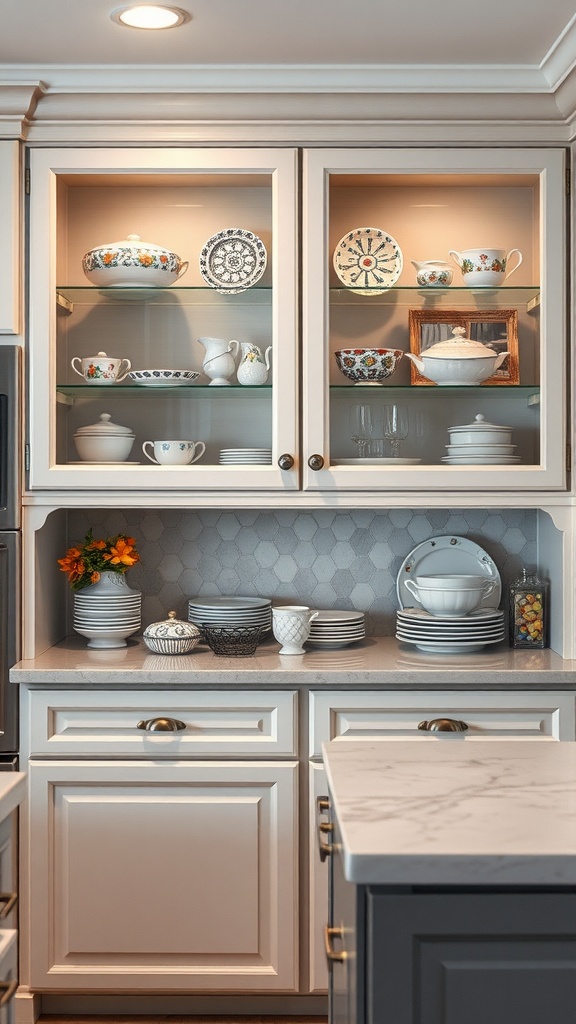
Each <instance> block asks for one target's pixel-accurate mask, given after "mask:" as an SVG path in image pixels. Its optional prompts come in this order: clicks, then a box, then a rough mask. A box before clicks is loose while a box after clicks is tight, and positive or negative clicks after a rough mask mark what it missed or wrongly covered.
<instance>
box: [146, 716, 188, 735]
mask: <svg viewBox="0 0 576 1024" xmlns="http://www.w3.org/2000/svg"><path fill="white" fill-rule="evenodd" d="M136 728H137V729H144V730H145V731H146V732H180V730H181V729H185V728H186V722H181V721H180V719H179V718H148V719H146V720H144V721H142V722H138V725H137V726H136Z"/></svg>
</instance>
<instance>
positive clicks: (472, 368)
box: [406, 327, 509, 387]
mask: <svg viewBox="0 0 576 1024" xmlns="http://www.w3.org/2000/svg"><path fill="white" fill-rule="evenodd" d="M452 334H453V335H454V337H453V338H449V339H448V340H447V341H439V342H438V343H437V344H436V345H432V346H431V347H430V348H428V349H426V350H425V352H421V353H420V355H419V356H416V355H414V353H413V352H406V357H407V358H408V359H411V360H412V362H413V363H414V365H415V366H416V368H417V369H418V370H419V372H420V373H421V374H422V375H423V376H424V377H427V378H428V380H431V381H433V382H434V383H435V384H443V385H452V386H454V387H461V386H462V385H474V384H482V382H483V381H485V380H487V379H488V377H491V376H492V374H493V373H495V372H496V370H497V369H498V368H499V367H500V366H502V363H503V362H504V360H505V359H506V356H508V355H509V353H508V352H500V353H498V352H495V351H494V349H492V348H488V346H487V345H483V344H482V342H481V341H473V340H472V339H471V338H467V337H466V336H465V335H466V331H465V329H464V327H454V328H453V329H452Z"/></svg>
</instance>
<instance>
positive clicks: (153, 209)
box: [29, 149, 298, 492]
mask: <svg viewBox="0 0 576 1024" xmlns="http://www.w3.org/2000/svg"><path fill="white" fill-rule="evenodd" d="M30 165H31V195H30V261H29V288H30V321H29V333H30V437H29V444H30V453H29V462H30V477H29V483H30V488H31V489H32V490H35V489H36V490H38V489H51V488H66V489H77V488H81V489H90V490H103V489H106V490H110V489H112V490H123V491H130V492H137V491H147V490H152V489H153V490H154V491H157V490H158V489H166V490H168V491H169V490H171V489H178V490H181V489H186V488H189V489H191V490H193V491H195V490H199V491H204V492H206V491H210V490H222V489H227V490H231V491H234V490H239V489H241V490H243V491H250V490H254V491H258V490H264V491H266V490H286V491H291V490H293V489H295V488H296V487H297V486H298V475H297V457H296V456H297V436H298V422H297V373H298V359H297V353H298V347H297V324H298V319H297V314H298V308H297V303H298V295H297V261H298V240H297V228H296V225H297V200H298V195H297V179H296V166H297V160H296V152H295V151H294V150H274V151H271V150H266V149H255V150H253V151H248V150H244V149H237V150H235V149H227V150H210V149H174V150H171V149H118V150H105V149H93V150H91V149H83V150H69V149H59V150H45V149H39V150H32V152H31V154H30ZM130 236H132V240H131V241H132V244H133V245H135V246H136V247H137V248H138V251H139V252H140V253H141V259H142V261H143V264H144V272H143V273H141V274H140V276H138V275H135V279H132V277H131V276H130V275H128V276H127V277H126V279H124V278H121V279H120V280H118V275H113V276H112V279H111V283H109V280H108V277H107V273H108V272H109V271H110V267H111V263H114V264H115V263H116V262H118V263H122V261H123V260H124V258H125V256H126V244H123V246H121V247H120V248H119V247H118V246H117V244H116V243H118V242H123V243H126V240H130ZM138 239H139V241H138ZM158 247H159V250H158ZM94 249H98V250H99V252H98V261H99V265H98V266H99V271H100V272H99V274H94V266H92V265H91V264H88V265H87V269H88V271H89V273H88V274H86V273H85V271H84V269H83V263H84V262H85V261H84V256H85V255H86V254H88V253H90V252H91V251H92V250H94ZM167 253H168V254H169V256H168V257H167V255H166V254H167ZM171 257H175V258H176V261H177V262H176V268H177V272H180V276H178V277H177V279H175V280H174V281H173V282H172V281H171V282H170V284H169V286H163V277H162V273H158V274H156V276H155V277H151V278H150V282H151V283H150V284H148V278H147V277H146V273H147V272H148V271H147V270H146V267H152V268H155V267H156V263H155V261H156V260H157V259H158V260H160V261H161V260H164V263H166V260H168V265H169V269H172V268H171V264H170V258H171ZM131 258H132V253H128V259H129V260H130V259H131ZM139 258H140V257H139ZM147 261H148V262H147ZM97 269H98V268H97ZM121 273H122V270H120V274H121ZM172 276H175V275H174V274H173V275H172ZM201 339H202V340H201ZM231 343H233V344H231ZM101 353H103V354H104V355H102V356H101V355H100V354H101ZM120 360H122V362H121V363H120ZM128 367H129V372H128V374H127V375H126V371H127V370H128ZM108 370H111V372H112V374H113V377H112V380H110V378H109V377H108V378H107V376H106V374H107V372H108ZM166 371H171V374H167V373H166ZM175 371H186V373H185V374H184V373H179V372H175ZM115 372H116V377H117V379H116V378H114V373H115ZM95 425H96V430H95V431H93V429H92V428H94V426H95ZM87 428H88V430H87ZM102 432H103V433H104V435H105V440H104V441H102V443H100V442H101V438H100V435H101V433H102ZM94 433H95V434H96V440H94V436H93V435H94ZM87 434H88V442H87V443H86V435H87ZM119 435H120V439H119V440H118V437H119ZM123 437H124V438H126V437H127V438H128V447H129V449H130V450H129V452H128V453H127V454H126V444H124V445H123V444H122V438H123ZM130 440H131V441H132V443H131V445H130V443H129V442H130ZM145 442H151V443H150V444H148V445H147V446H146V451H144V450H143V445H144V444H145ZM167 442H187V443H188V448H189V450H190V452H192V449H190V446H189V442H195V443H196V448H195V449H194V450H193V454H192V456H191V457H195V461H194V462H192V463H189V464H187V463H184V462H180V461H179V460H180V459H182V460H183V459H185V458H187V457H188V455H187V454H185V455H182V454H180V453H181V451H182V446H181V445H175V444H172V446H170V445H167ZM149 456H151V457H152V459H159V460H160V462H159V464H157V462H155V461H151V459H150V458H149ZM281 467H282V468H281Z"/></svg>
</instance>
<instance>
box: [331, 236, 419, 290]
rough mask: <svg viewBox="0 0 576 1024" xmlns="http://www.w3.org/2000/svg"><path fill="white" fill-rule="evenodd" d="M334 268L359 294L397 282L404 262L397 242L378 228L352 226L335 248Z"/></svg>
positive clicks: (382, 288) (383, 288) (386, 287)
mask: <svg viewBox="0 0 576 1024" xmlns="http://www.w3.org/2000/svg"><path fill="white" fill-rule="evenodd" d="M333 263H334V270H335V271H336V273H337V275H338V277H339V278H340V280H341V281H342V284H345V285H346V287H347V288H351V289H353V290H354V291H355V292H357V293H358V294H359V295H381V294H382V293H383V292H385V291H387V290H388V288H391V287H392V285H394V284H396V281H397V280H398V278H399V277H400V274H401V273H402V267H403V265H404V261H403V258H402V251H401V249H400V246H399V245H398V242H397V241H396V239H395V238H392V235H389V234H388V233H387V232H386V231H383V230H382V229H381V228H354V229H353V230H352V231H348V232H347V233H346V234H345V235H344V236H343V237H342V238H341V239H340V241H339V242H338V245H337V246H336V248H335V250H334V257H333Z"/></svg>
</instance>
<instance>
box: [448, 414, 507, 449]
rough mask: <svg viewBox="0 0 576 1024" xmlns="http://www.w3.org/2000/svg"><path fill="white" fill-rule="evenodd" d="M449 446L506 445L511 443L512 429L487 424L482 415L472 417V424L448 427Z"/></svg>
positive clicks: (495, 424)
mask: <svg viewBox="0 0 576 1024" xmlns="http://www.w3.org/2000/svg"><path fill="white" fill-rule="evenodd" d="M448 435H449V438H450V444H451V445H468V444H473V445H478V444H506V445H509V444H510V443H511V441H512V427H506V426H502V425H501V424H499V423H489V422H488V420H486V419H485V418H484V416H483V415H482V413H479V414H478V415H477V416H475V417H474V422H473V423H465V424H463V425H462V426H457V427H448Z"/></svg>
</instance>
